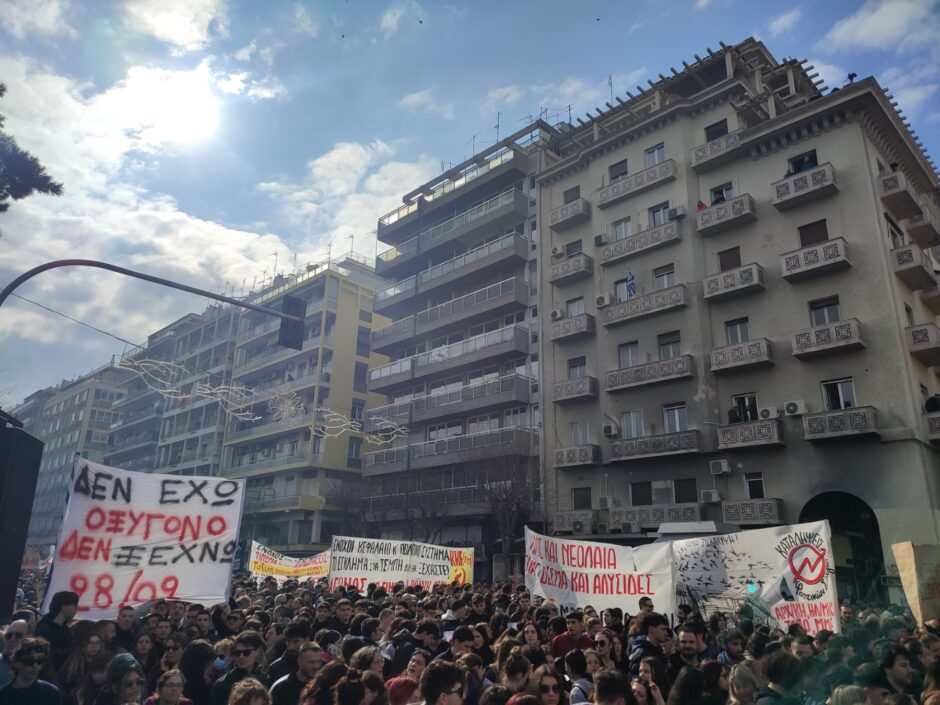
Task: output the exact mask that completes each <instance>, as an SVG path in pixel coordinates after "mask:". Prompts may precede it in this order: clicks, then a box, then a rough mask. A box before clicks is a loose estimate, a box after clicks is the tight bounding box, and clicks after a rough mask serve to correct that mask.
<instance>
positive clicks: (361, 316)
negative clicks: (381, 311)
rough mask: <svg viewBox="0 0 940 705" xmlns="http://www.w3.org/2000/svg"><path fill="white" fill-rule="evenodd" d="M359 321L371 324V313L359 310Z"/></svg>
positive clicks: (362, 309)
mask: <svg viewBox="0 0 940 705" xmlns="http://www.w3.org/2000/svg"><path fill="white" fill-rule="evenodd" d="M359 320H360V321H365V322H366V323H372V311H366V310H365V309H364V308H361V309H359Z"/></svg>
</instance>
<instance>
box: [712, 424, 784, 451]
mask: <svg viewBox="0 0 940 705" xmlns="http://www.w3.org/2000/svg"><path fill="white" fill-rule="evenodd" d="M774 445H783V439H782V438H781V435H780V422H779V421H778V420H777V419H765V420H761V421H742V422H741V423H732V424H727V425H723V426H719V427H718V448H719V449H720V450H730V449H733V448H747V447H750V446H774Z"/></svg>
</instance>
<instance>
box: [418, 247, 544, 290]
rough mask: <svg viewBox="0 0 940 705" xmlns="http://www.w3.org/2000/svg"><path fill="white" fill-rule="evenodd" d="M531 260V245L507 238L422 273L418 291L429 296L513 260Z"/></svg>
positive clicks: (419, 277) (470, 251)
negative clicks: (470, 275) (474, 274)
mask: <svg viewBox="0 0 940 705" xmlns="http://www.w3.org/2000/svg"><path fill="white" fill-rule="evenodd" d="M512 257H515V258H518V259H522V260H528V258H529V242H528V240H526V239H525V238H524V237H522V236H521V235H515V234H513V235H505V236H504V237H501V238H500V239H499V240H494V241H492V242H488V243H487V244H485V245H483V246H481V247H477V248H475V249H473V250H469V251H467V252H464V253H463V254H462V255H458V256H456V257H454V258H453V259H450V260H448V261H446V262H442V263H441V264H436V265H434V266H433V267H431V268H429V269H425V270H424V271H423V272H421V273H420V274H418V291H419V292H420V293H425V292H428V291H431V290H433V289H435V288H437V287H439V286H444V285H445V284H450V283H452V282H454V281H456V280H457V279H461V278H462V277H465V276H467V275H468V274H471V273H475V272H482V271H486V270H488V269H490V268H491V267H492V266H493V265H495V264H498V263H500V262H503V261H505V260H507V259H509V258H512Z"/></svg>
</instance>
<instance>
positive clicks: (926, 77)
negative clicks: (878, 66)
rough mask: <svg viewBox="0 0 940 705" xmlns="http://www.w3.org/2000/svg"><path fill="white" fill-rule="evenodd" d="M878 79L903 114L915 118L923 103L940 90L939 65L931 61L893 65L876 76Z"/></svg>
mask: <svg viewBox="0 0 940 705" xmlns="http://www.w3.org/2000/svg"><path fill="white" fill-rule="evenodd" d="M878 81H879V83H880V84H881V85H882V87H883V88H884V89H885V90H887V91H889V92H890V93H891V94H893V95H894V99H895V100H896V101H897V102H898V107H899V108H901V109H902V110H903V111H904V114H905V115H907V117H909V118H915V117H919V114H920V112H921V109H922V108H923V107H924V104H925V103H927V101H928V100H930V98H931V97H932V96H933V95H934V94H935V93H936V92H937V91H938V90H940V66H938V65H936V64H933V63H929V64H922V65H917V64H912V65H908V66H905V67H903V68H902V67H897V66H893V67H891V68H889V69H887V70H886V71H884V72H883V73H882V74H881V75H880V76H878ZM928 119H929V118H928Z"/></svg>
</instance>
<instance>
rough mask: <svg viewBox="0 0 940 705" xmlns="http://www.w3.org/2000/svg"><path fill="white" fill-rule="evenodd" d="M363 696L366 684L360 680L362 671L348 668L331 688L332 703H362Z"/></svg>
mask: <svg viewBox="0 0 940 705" xmlns="http://www.w3.org/2000/svg"><path fill="white" fill-rule="evenodd" d="M365 698H366V686H365V684H364V683H363V682H362V673H361V672H360V671H359V670H357V669H355V668H350V669H349V670H348V671H346V675H345V676H343V677H342V678H340V679H339V683H337V684H336V687H335V688H334V689H333V705H363V701H364V700H365Z"/></svg>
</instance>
